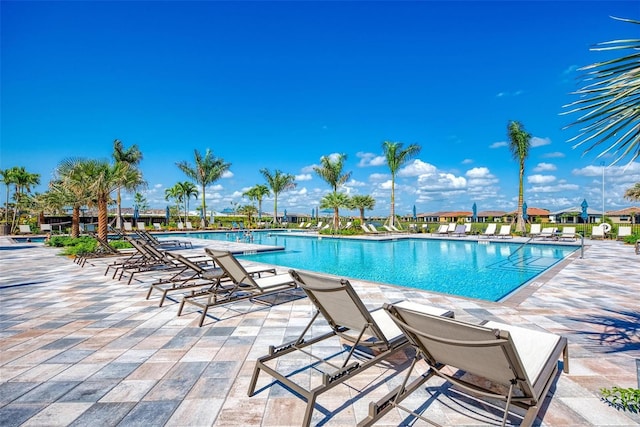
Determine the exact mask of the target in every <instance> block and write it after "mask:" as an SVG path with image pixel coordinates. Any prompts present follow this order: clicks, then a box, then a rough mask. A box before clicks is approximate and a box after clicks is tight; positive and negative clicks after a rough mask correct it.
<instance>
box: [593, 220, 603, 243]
mask: <svg viewBox="0 0 640 427" xmlns="http://www.w3.org/2000/svg"><path fill="white" fill-rule="evenodd" d="M600 225H602V224H600ZM600 225H595V226H593V227H591V238H592V239H603V240H604V237H605V232H604V227H601V226H600Z"/></svg>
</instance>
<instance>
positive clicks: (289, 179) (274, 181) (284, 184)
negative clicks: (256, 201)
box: [260, 168, 296, 224]
mask: <svg viewBox="0 0 640 427" xmlns="http://www.w3.org/2000/svg"><path fill="white" fill-rule="evenodd" d="M260 173H261V174H262V176H264V179H265V180H266V181H267V184H268V185H269V188H271V191H272V192H273V197H274V201H273V222H274V224H275V222H276V221H277V219H278V195H279V194H280V193H282V192H283V191H288V190H292V189H294V188H296V183H295V180H296V177H295V176H293V175H291V174H288V173H284V172H282V171H280V170H278V169H276V170H275V171H273V172H271V171H270V170H269V169H266V168H265V169H260Z"/></svg>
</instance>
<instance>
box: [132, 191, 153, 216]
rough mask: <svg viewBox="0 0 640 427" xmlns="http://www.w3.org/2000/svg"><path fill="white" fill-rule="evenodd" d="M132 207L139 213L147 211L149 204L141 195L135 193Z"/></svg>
mask: <svg viewBox="0 0 640 427" xmlns="http://www.w3.org/2000/svg"><path fill="white" fill-rule="evenodd" d="M133 206H135V207H136V208H138V210H139V211H140V212H144V211H146V210H148V209H149V202H148V201H147V198H146V197H145V196H144V194H142V193H135V194H134V195H133Z"/></svg>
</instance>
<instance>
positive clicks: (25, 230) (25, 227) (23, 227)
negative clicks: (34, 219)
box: [18, 224, 31, 234]
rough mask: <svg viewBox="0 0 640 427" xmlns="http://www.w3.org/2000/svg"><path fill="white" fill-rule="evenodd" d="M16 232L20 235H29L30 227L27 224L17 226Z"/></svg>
mask: <svg viewBox="0 0 640 427" xmlns="http://www.w3.org/2000/svg"><path fill="white" fill-rule="evenodd" d="M18 230H19V231H20V234H31V227H30V226H29V224H20V225H18Z"/></svg>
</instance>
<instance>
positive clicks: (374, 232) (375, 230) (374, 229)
mask: <svg viewBox="0 0 640 427" xmlns="http://www.w3.org/2000/svg"><path fill="white" fill-rule="evenodd" d="M367 227H369V231H370V232H371V233H372V234H378V233H380V231H379V230H378V229H377V228H376V226H375V225H373V224H367Z"/></svg>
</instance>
